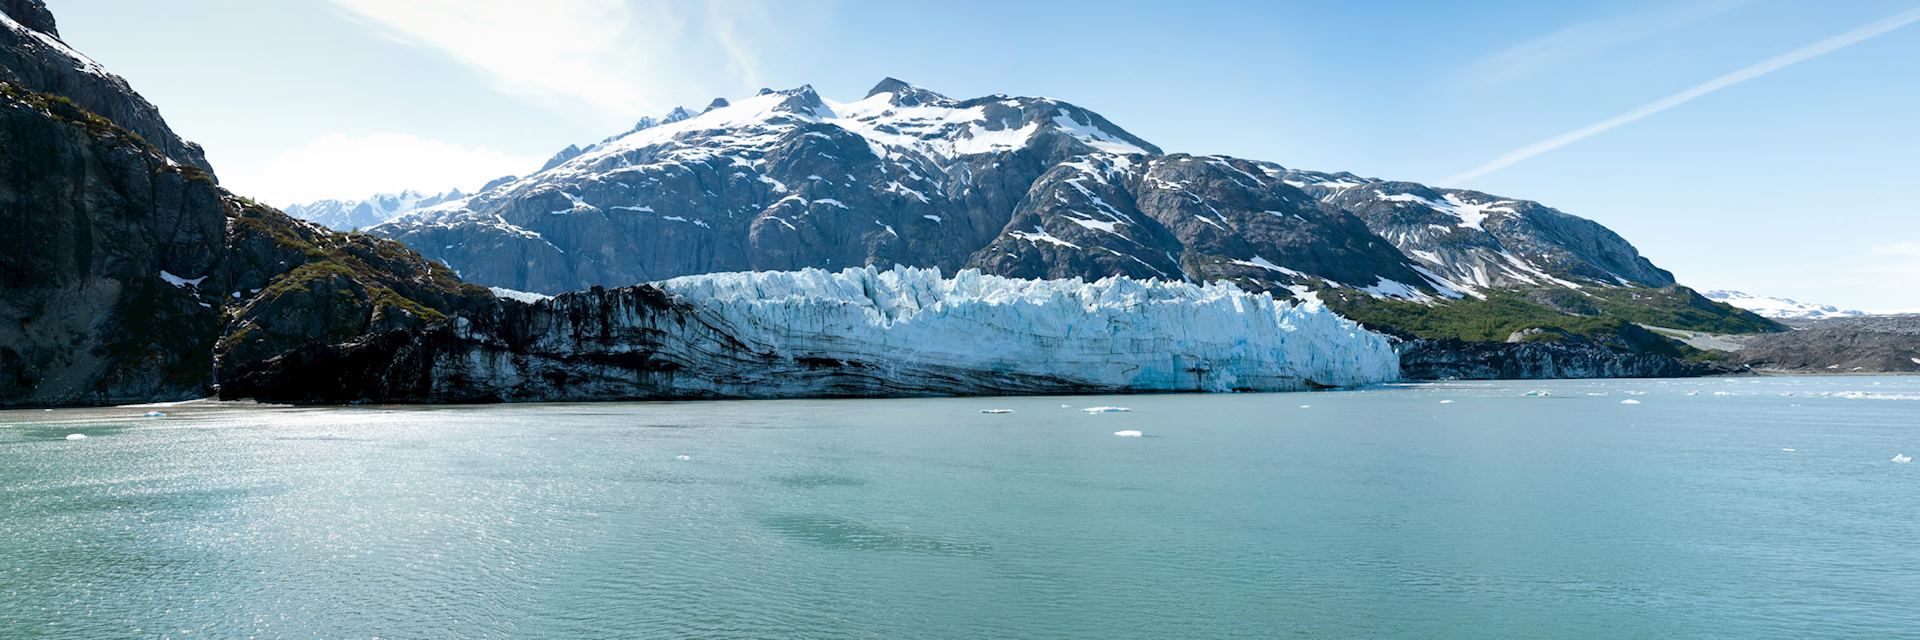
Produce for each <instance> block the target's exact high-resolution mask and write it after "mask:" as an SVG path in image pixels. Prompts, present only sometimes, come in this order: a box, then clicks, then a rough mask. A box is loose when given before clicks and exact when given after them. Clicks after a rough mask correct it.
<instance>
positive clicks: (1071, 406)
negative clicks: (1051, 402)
mask: <svg viewBox="0 0 1920 640" xmlns="http://www.w3.org/2000/svg"><path fill="white" fill-rule="evenodd" d="M1060 408H1062V409H1072V408H1073V405H1070V404H1063V405H1060Z"/></svg>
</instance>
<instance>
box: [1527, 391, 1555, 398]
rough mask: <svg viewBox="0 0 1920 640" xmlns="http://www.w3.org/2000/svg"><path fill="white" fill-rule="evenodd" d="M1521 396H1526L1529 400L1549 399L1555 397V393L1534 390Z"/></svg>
mask: <svg viewBox="0 0 1920 640" xmlns="http://www.w3.org/2000/svg"><path fill="white" fill-rule="evenodd" d="M1521 395H1524V396H1526V397H1529V398H1547V397H1551V396H1553V392H1551V391H1546V390H1544V389H1534V390H1532V391H1528V392H1526V393H1524V394H1521Z"/></svg>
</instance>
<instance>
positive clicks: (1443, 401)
mask: <svg viewBox="0 0 1920 640" xmlns="http://www.w3.org/2000/svg"><path fill="white" fill-rule="evenodd" d="M1440 404H1453V401H1452V400H1441V401H1440Z"/></svg>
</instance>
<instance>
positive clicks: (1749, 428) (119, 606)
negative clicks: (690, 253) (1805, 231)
mask: <svg viewBox="0 0 1920 640" xmlns="http://www.w3.org/2000/svg"><path fill="white" fill-rule="evenodd" d="M1540 391H1545V392H1547V393H1548V394H1550V395H1547V396H1545V397H1539V395H1538V392H1540ZM1529 392H1535V397H1528V396H1527V394H1528V393H1529ZM1449 401H1450V402H1449ZM1624 401H1634V402H1624ZM1065 405H1071V406H1070V407H1069V406H1065ZM1098 405H1115V406H1123V407H1130V408H1131V409H1132V411H1128V412H1120V413H1102V414H1089V413H1086V412H1084V411H1082V410H1081V409H1082V408H1085V407H1090V406H1098ZM1303 405H1306V406H1303ZM992 408H1006V409H1012V410H1014V412H1013V413H1006V414H984V413H981V410H982V409H992ZM148 410H149V408H145V407H141V408H118V409H89V410H79V409H75V410H56V411H51V412H43V411H16V412H0V637H4V638H8V639H12V638H41V637H48V638H119V637H173V638H241V637H263V638H264V637H293V638H307V637H326V638H347V637H363V638H364V637H387V638H452V637H460V638H508V637H514V638H518V637H542V638H602V637H702V638H789V637H815V638H828V637H835V638H837V637H862V638H987V637H1046V638H1066V637H1072V638H1188V637H1194V638H1227V637H1241V638H1273V637H1287V636H1298V637H1328V636H1331V637H1417V638H1437V637H1461V638H1486V637H1579V638H1673V637H1733V638H1759V637H1813V636H1828V637H1891V636H1905V637H1913V636H1915V635H1917V634H1920V463H1911V464H1901V463H1897V462H1894V461H1893V458H1894V457H1895V454H1898V453H1905V454H1908V455H1913V456H1916V457H1920V378H1912V377H1908V378H1893V377H1888V378H1874V377H1829V378H1758V379H1756V378H1741V379H1731V378H1729V379H1705V380H1630V381H1619V380H1616V381H1575V382H1516V383H1457V384H1433V385H1418V386H1404V387H1383V388H1375V389H1367V390H1360V391H1340V392H1326V393H1295V394H1262V395H1165V396H1125V397H1070V398H1062V397H1051V398H1047V397H1042V398H957V399H926V400H859V401H852V400H849V401H779V402H689V403H637V404H555V405H507V406H484V407H445V408H412V407H355V408H327V409H279V408H264V407H252V406H244V405H242V406H217V405H214V404H205V403H202V404H190V405H184V406H174V407H163V408H158V409H157V410H159V411H164V412H166V413H167V414H168V415H167V416H165V417H156V418H146V417H141V413H143V412H145V411H148ZM1120 430H1139V431H1141V432H1143V433H1144V435H1145V437H1140V438H1124V437H1116V436H1114V435H1113V434H1114V432H1115V431H1120ZM69 434H83V435H86V436H87V438H86V439H84V440H69V439H67V438H68V436H69Z"/></svg>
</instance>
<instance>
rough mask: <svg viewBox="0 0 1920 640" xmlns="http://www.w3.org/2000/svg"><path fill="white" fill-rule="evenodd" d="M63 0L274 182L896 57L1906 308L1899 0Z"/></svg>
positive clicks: (228, 164)
mask: <svg viewBox="0 0 1920 640" xmlns="http://www.w3.org/2000/svg"><path fill="white" fill-rule="evenodd" d="M49 4H50V5H51V6H52V8H53V9H54V11H55V13H56V15H57V16H58V17H59V19H60V25H61V31H62V34H63V36H64V37H65V39H66V40H67V41H68V42H69V43H71V44H73V45H74V46H76V47H77V48H79V49H80V50H82V51H85V52H87V53H88V54H90V55H91V56H93V57H94V58H96V59H98V60H99V61H101V62H102V63H104V64H106V65H107V66H108V67H109V68H111V69H113V70H114V71H116V72H118V73H120V74H121V75H123V76H126V77H127V78H128V80H129V81H131V82H132V83H133V85H134V87H135V88H136V89H138V90H139V91H141V92H142V93H143V94H145V95H146V96H147V97H148V98H149V99H151V100H153V101H154V102H155V103H156V104H159V105H160V106H161V109H162V112H163V113H164V114H165V115H166V116H167V118H168V120H169V122H171V123H172V124H173V125H174V127H175V128H176V129H178V130H179V131H180V132H181V133H182V134H183V135H185V136H187V137H188V138H190V139H193V140H195V141H198V142H200V143H202V144H204V145H205V146H206V147H207V150H208V156H209V158H210V159H211V160H212V161H213V163H214V165H215V168H216V169H217V170H218V171H219V172H220V174H221V176H222V179H223V180H224V181H225V183H226V184H227V185H228V186H229V187H232V188H234V189H235V190H236V191H239V192H242V193H248V194H252V195H255V196H257V197H260V198H262V199H263V200H266V201H269V202H274V203H276V204H288V203H291V202H295V201H301V200H306V199H312V198H317V197H351V196H360V195H365V194H367V193H371V192H374V191H386V190H396V189H399V188H417V189H423V190H426V189H443V188H447V187H454V186H459V187H465V188H471V187H474V186H478V185H479V184H480V183H481V182H484V181H486V180H487V179H489V178H492V177H495V176H497V175H500V174H505V173H525V172H527V171H530V170H532V169H534V168H535V167H537V165H538V164H539V163H540V162H541V161H542V160H544V159H545V157H546V156H548V155H551V154H552V153H553V152H554V151H556V150H558V149H559V148H561V147H564V146H566V145H567V144H569V143H576V142H580V143H584V142H589V141H594V140H599V139H601V138H604V137H606V136H608V135H611V134H614V133H618V132H620V131H623V130H625V129H627V128H628V127H629V126H631V124H632V121H633V120H635V119H636V118H638V117H640V116H642V115H658V114H660V113H663V112H665V111H666V110H667V109H669V108H671V107H672V106H674V105H677V104H685V105H688V106H692V107H699V106H702V105H704V104H706V102H707V101H709V100H711V99H712V98H713V97H716V96H730V97H734V96H741V95H746V94H749V93H751V92H752V91H753V90H755V89H757V88H759V87H762V86H766V87H775V88H785V87H792V86H798V85H800V84H807V83H811V84H812V85H814V86H815V87H816V88H818V89H819V90H820V91H821V92H822V93H823V94H825V95H827V96H829V97H833V98H837V99H843V100H846V99H853V98H858V97H859V96H861V95H864V93H865V92H866V90H867V88H868V87H870V86H871V85H872V84H873V83H874V82H876V81H878V80H879V79H880V78H882V77H884V76H889V75H891V76H898V77H900V78H903V79H905V80H908V81H910V82H913V83H915V84H919V85H921V86H925V87H928V88H931V89H935V90H938V91H941V92H943V93H947V94H948V95H952V96H956V97H971V96H977V95H984V94H990V93H1009V94H1019V95H1045V96H1050V97H1055V98H1060V99H1063V100H1067V101H1069V102H1073V103H1075V104H1079V105H1082V106H1084V107H1087V108H1090V109H1093V110H1095V111H1098V112H1100V113H1102V114H1103V115H1106V116H1107V117H1108V118H1109V119H1111V120H1113V121H1114V122H1116V123H1118V124H1120V125H1121V126H1123V127H1125V128H1127V129H1128V130H1130V131H1132V132H1133V133H1135V134H1137V135H1140V136H1141V137H1144V138H1146V139H1148V140H1150V141H1153V142H1154V143H1156V144H1158V145H1160V146H1161V147H1164V148H1165V149H1167V150H1168V151H1185V152H1193V153H1221V154H1229V155H1236V156H1243V157H1249V158H1257V159H1262V160H1272V161H1275V162H1279V163H1281V164H1284V165H1287V166H1294V167H1302V168H1309V169H1319V170H1347V171H1353V172H1355V173H1358V174H1362V175H1367V176H1374V177H1383V178H1394V179H1404V180H1414V181H1420V182H1427V183H1430V184H1436V185H1441V186H1457V187H1466V188H1474V189H1480V190H1483V191H1488V192H1492V193H1498V194H1502V195H1508V196H1517V197H1524V198H1529V199H1535V200H1539V201H1542V202H1544V203H1546V204H1548V205H1551V206H1554V207H1557V208H1560V209H1562V210H1564V211H1567V212H1569V213H1574V214H1577V215H1582V216H1586V217H1589V218H1593V219H1595V220H1598V221H1600V222H1602V223H1604V224H1606V225H1608V226H1610V227H1612V228H1613V229H1614V230H1616V231H1618V232H1620V233H1621V234H1622V235H1624V236H1625V237H1626V238H1627V239H1628V240H1631V241H1632V242H1634V243H1635V244H1636V245H1637V246H1639V247H1640V249H1641V251H1642V252H1643V253H1645V254H1646V255H1648V256H1649V257H1650V258H1652V259H1653V260H1654V261H1655V262H1656V263H1658V264H1660V265H1661V266H1664V267H1666V268H1668V269H1671V270H1673V271H1674V272H1675V273H1676V274H1677V275H1678V276H1679V277H1680V279H1681V281H1682V282H1684V283H1686V284H1689V285H1691V286H1694V287H1696V288H1701V289H1711V288H1737V289H1742V290H1747V291H1750V292H1753V293H1758V294H1764V295H1780V296H1787V297H1793V298H1798V299H1801V300H1804V301H1815V302H1824V303H1831V304H1838V305H1842V306H1847V307H1855V308H1865V309H1870V310H1897V309H1907V310H1920V179H1916V178H1915V176H1920V117H1916V114H1920V64H1916V63H1915V62H1916V61H1920V25H1915V24H1909V23H1911V22H1913V21H1915V20H1920V12H1916V9H1920V2H1915V1H1914V0H1906V1H1903V2H1895V1H1878V0H1846V1H1840V2H1821V3H1814V2H1789V1H1767V0H1683V1H1680V2H1608V3H1591V4H1586V5H1577V4H1575V3H1566V2H1553V3H1540V2H1481V3H1473V4H1466V3H1445V6H1442V3H1428V2H1367V3H1340V2H1297V3H1295V2H1273V3H1228V2H1183V3H1166V2H1155V3H1143V4H1125V3H1117V2H1074V3H1064V2H1063V3H1038V2H978V3H968V4H966V5H964V7H963V6H962V5H960V4H956V3H951V2H930V1H929V2H917V1H903V2H853V1H850V0H845V1H840V2H827V1H824V0H820V1H810V0H798V1H793V2H756V1H750V0H716V1H714V2H711V3H701V2H651V1H640V0H546V1H543V2H539V3H528V2H524V1H508V0H273V1H270V2H259V1H257V0H176V1H174V2H166V3H157V2H150V1H149V0H49ZM1769 63H1771V64H1769ZM1729 74H1734V75H1732V76H1729ZM1716 79H1719V80H1720V81H1719V82H1715V81H1716ZM1663 100H1665V102H1664V103H1663V102H1662V101H1663ZM1636 110H1638V111H1636ZM1622 116H1625V117H1624V118H1623V117H1622ZM1636 116H1644V117H1636ZM1622 120H1626V121H1625V122H1621V121H1622ZM1616 125H1617V126H1616ZM1586 134H1590V135H1586ZM1556 138H1559V139H1560V141H1561V142H1564V143H1565V144H1560V143H1559V142H1555V139H1556ZM1568 138H1577V139H1574V140H1571V141H1568ZM1535 151H1538V153H1537V154H1536V153H1533V152H1535ZM1503 158H1505V159H1504V160H1503Z"/></svg>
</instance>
